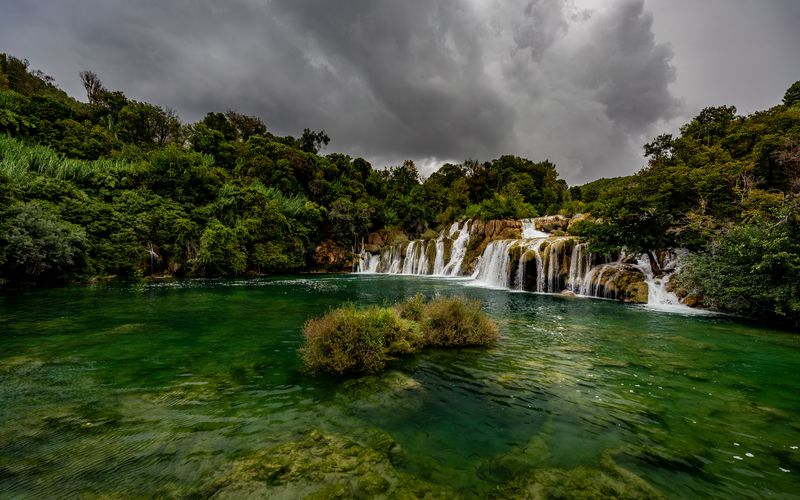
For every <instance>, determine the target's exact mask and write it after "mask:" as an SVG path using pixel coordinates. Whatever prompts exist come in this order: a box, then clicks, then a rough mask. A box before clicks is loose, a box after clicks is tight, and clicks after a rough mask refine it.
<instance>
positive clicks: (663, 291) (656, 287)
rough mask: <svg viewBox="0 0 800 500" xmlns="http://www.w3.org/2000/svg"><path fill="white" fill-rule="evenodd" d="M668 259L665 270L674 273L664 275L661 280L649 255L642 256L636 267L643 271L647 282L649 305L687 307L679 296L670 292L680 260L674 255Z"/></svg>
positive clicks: (668, 256) (668, 255) (670, 255)
mask: <svg viewBox="0 0 800 500" xmlns="http://www.w3.org/2000/svg"><path fill="white" fill-rule="evenodd" d="M667 259H668V260H667V262H665V263H664V269H672V272H670V273H664V274H663V275H662V276H661V277H660V278H656V277H655V273H654V272H653V267H652V266H651V265H650V259H649V258H648V257H647V255H641V256H640V257H639V259H638V260H637V261H636V267H638V268H639V269H641V270H642V273H644V277H645V280H646V282H647V303H648V304H649V305H652V306H661V307H676V306H677V307H686V306H684V305H683V304H681V299H679V298H678V296H677V295H675V294H674V293H672V292H670V291H669V290H668V285H669V280H670V278H671V277H672V275H673V274H674V273H675V272H677V271H678V259H677V256H676V255H672V254H667Z"/></svg>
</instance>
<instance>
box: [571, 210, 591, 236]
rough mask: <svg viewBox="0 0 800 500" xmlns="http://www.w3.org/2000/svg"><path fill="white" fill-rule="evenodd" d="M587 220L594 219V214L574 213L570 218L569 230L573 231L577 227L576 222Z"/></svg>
mask: <svg viewBox="0 0 800 500" xmlns="http://www.w3.org/2000/svg"><path fill="white" fill-rule="evenodd" d="M587 220H592V215H591V214H575V215H573V216H572V218H571V219H570V220H569V223H568V224H567V232H570V233H571V232H572V230H573V229H574V227H575V224H577V223H579V222H583V221H587Z"/></svg>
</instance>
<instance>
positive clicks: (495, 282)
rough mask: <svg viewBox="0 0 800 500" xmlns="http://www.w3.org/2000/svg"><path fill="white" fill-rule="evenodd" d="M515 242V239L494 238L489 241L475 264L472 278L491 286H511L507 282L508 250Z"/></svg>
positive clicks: (508, 274)
mask: <svg viewBox="0 0 800 500" xmlns="http://www.w3.org/2000/svg"><path fill="white" fill-rule="evenodd" d="M516 243H517V240H496V241H493V242H491V243H489V246H487V247H486V250H484V252H483V255H482V256H481V259H480V261H479V262H478V265H477V266H476V269H475V273H474V274H473V275H472V277H473V279H475V280H477V281H478V282H480V283H482V284H484V285H487V286H491V287H498V288H508V287H509V286H511V283H509V280H510V276H511V272H510V265H511V256H510V254H509V250H510V249H511V247H512V246H513V245H515V244H516Z"/></svg>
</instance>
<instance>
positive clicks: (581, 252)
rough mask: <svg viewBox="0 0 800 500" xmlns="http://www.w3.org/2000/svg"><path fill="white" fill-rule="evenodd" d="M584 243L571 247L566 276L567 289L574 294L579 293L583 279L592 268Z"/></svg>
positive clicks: (590, 256)
mask: <svg viewBox="0 0 800 500" xmlns="http://www.w3.org/2000/svg"><path fill="white" fill-rule="evenodd" d="M586 246H587V245H586V243H576V244H575V246H573V247H572V255H571V256H570V260H569V274H568V275H567V289H569V290H571V291H572V292H574V293H579V292H580V291H581V285H582V284H583V277H584V276H586V273H587V272H588V271H589V269H590V268H591V267H592V254H591V253H589V251H588V250H587V248H586Z"/></svg>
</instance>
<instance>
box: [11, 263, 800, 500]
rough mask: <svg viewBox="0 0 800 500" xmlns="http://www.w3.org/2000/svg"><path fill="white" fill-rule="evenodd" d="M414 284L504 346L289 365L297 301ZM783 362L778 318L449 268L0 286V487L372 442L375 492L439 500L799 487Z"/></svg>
mask: <svg viewBox="0 0 800 500" xmlns="http://www.w3.org/2000/svg"><path fill="white" fill-rule="evenodd" d="M416 292H422V293H423V294H425V295H428V296H431V295H433V294H435V293H459V294H465V295H468V296H470V297H475V298H479V299H481V300H482V301H483V303H484V307H485V310H486V311H487V312H488V313H489V314H490V315H491V316H492V317H493V318H494V319H495V320H496V321H497V322H498V324H499V325H500V331H501V334H502V340H501V341H500V343H499V344H498V345H497V346H496V347H493V348H491V349H489V350H472V349H468V350H461V351H436V350H434V351H429V352H426V353H423V354H422V355H419V356H417V357H415V358H413V359H404V360H400V361H398V362H396V363H395V364H394V365H393V366H392V370H391V371H390V372H388V373H387V374H386V375H384V376H382V377H373V378H365V379H360V380H356V381H341V380H331V379H326V378H314V377H311V376H308V375H306V374H304V373H303V372H302V371H301V367H300V364H299V361H298V358H297V355H296V349H297V347H298V346H299V345H300V341H301V328H302V325H303V322H304V321H305V320H306V319H307V318H308V317H309V316H312V315H317V314H320V313H322V312H324V311H325V310H327V309H328V308H331V307H334V306H336V305H338V304H340V303H342V302H344V301H353V302H356V303H361V304H371V303H381V302H383V301H395V300H397V299H400V298H403V297H407V296H409V295H413V294H414V293H416ZM798 374H800V337H798V336H797V335H795V334H792V333H789V332H780V331H771V330H768V329H766V328H764V327H760V326H753V325H749V324H745V323H742V322H737V321H734V320H731V319H728V318H721V317H708V316H707V317H703V316H683V315H678V314H668V313H661V312H654V311H651V310H648V309H646V308H643V307H638V306H628V305H623V304H619V303H615V302H608V301H601V300H589V299H567V298H561V297H553V296H542V295H533V294H524V293H510V292H507V291H500V290H487V289H480V288H470V287H465V286H463V284H461V283H458V282H449V281H446V280H436V279H424V278H412V277H391V276H318V277H317V276H315V277H303V278H269V279H258V280H239V281H178V282H166V283H154V284H117V285H111V286H94V287H71V288H61V289H49V290H34V291H26V292H15V293H7V294H5V295H2V296H0V498H9V497H10V498H17V497H36V498H43V497H74V496H89V497H91V496H103V495H108V496H111V497H129V496H130V497H141V496H168V497H176V496H185V495H195V496H199V497H203V496H209V495H213V494H217V495H219V496H226V495H227V496H232V497H238V496H246V495H244V493H248V494H250V495H252V496H281V495H283V496H284V497H286V498H291V497H296V496H298V495H300V496H302V495H305V494H308V493H309V492H313V491H314V487H315V486H314V481H317V482H326V481H327V482H336V481H339V482H340V483H342V482H343V481H344V483H346V482H347V481H348V477H347V475H348V474H353V475H358V474H362V475H363V473H364V468H362V469H360V472H358V471H357V470H356V469H357V468H358V467H359V465H358V464H357V462H358V461H359V457H361V456H363V457H367V455H359V453H362V452H363V453H366V452H364V451H363V450H366V449H370V450H374V449H379V450H380V449H383V450H384V453H383V455H381V454H380V453H378V454H377V455H376V456H380V457H384V456H388V458H386V459H385V460H384V459H383V458H376V459H375V460H374V461H373V462H370V463H369V467H366V469H370V470H372V469H374V470H377V471H379V474H383V475H386V474H398V475H399V476H394V475H393V476H391V478H390V479H389V480H388V481H389V484H390V486H392V485H395V481H396V480H397V477H400V478H401V479H402V480H404V481H411V482H414V481H416V482H419V483H420V484H425V485H428V487H431V488H439V490H437V491H445V492H447V493H446V495H460V496H465V497H484V496H493V495H494V494H495V492H497V491H501V490H502V489H503V488H507V487H508V485H509V484H510V483H512V482H513V481H514V480H515V478H516V479H519V478H524V477H534V475H535V474H536V473H537V472H536V471H540V472H541V471H543V470H546V471H555V470H560V471H563V473H564V474H568V475H569V474H575V473H576V471H581V470H583V471H586V470H592V471H594V470H598V471H605V472H604V473H606V474H613V473H612V472H609V470H612V469H610V468H616V469H617V472H619V470H621V469H619V468H622V469H624V470H627V471H630V472H631V473H633V474H635V475H636V476H638V477H640V478H642V479H644V480H645V481H646V482H647V483H649V485H650V486H652V487H653V488H654V489H655V490H657V491H658V492H659V493H661V494H663V495H665V496H667V497H671V498H695V497H698V498H699V497H718V498H745V497H758V498H763V497H773V498H800V449H798V447H799V446H800V377H798ZM319 436H329V437H330V438H328V437H326V438H325V439H322V438H319ZM376 436H377V437H376ZM315 439H316V441H314V440H315ZM309 442H314V443H323V444H313V445H309V444H308V443H309ZM375 442H378V443H379V445H378V446H375V445H374V443H375ZM387 442H388V443H390V444H389V445H388V448H387V445H386V443H387ZM303 443H305V444H303ZM370 443H372V444H370ZM380 443H383V444H380ZM362 446H363V448H362ZM337 447H338V448H337ZM339 448H342V449H344V450H345V451H347V452H348V453H350V456H351V458H352V457H355V458H354V459H353V461H352V462H353V463H351V464H350V465H347V466H339V465H336V466H335V467H334V468H337V471H338V472H336V471H334V472H331V471H327V472H326V473H325V474H322V473H320V475H319V477H317V476H316V475H314V474H310V473H309V469H303V468H302V463H307V464H311V465H310V466H309V467H311V468H312V469H313V468H314V467H317V468H321V467H323V465H318V464H323V462H322V461H323V460H324V459H325V457H323V456H320V455H329V456H331V457H334V458H335V460H339V458H337V457H339V455H338V453H339V452H340V451H342V450H340V449H339ZM304 449H305V450H307V452H306V454H307V455H308V456H305V455H303V451H302V450H304ZM386 449H389V450H390V451H389V452H386ZM348 450H349V451H348ZM354 450H355V451H354ZM264 452H266V453H264ZM259 453H260V454H259ZM286 457H289V458H286ZM737 457H738V458H737ZM284 459H285V462H287V463H289V465H288V466H287V465H286V464H284V465H280V464H279V465H280V467H278V468H279V469H280V470H279V471H278V472H274V471H273V472H270V474H271V475H270V476H269V478H268V479H266V480H265V479H264V478H263V477H260V476H259V477H258V478H256V479H257V480H255V481H254V480H253V478H254V477H255V476H258V474H256V472H253V471H255V470H258V471H262V472H263V470H264V467H265V466H263V467H262V465H257V466H256V465H253V464H257V463H259V462H258V461H259V460H262V461H263V460H272V461H280V460H284ZM363 460H367V458H364V459H363ZM304 461H305V462H304ZM609 464H611V465H609ZM259 467H261V468H259ZM276 467H277V466H276ZM293 467H294V469H293ZM270 470H272V469H270ZM276 470H277V469H276ZM326 470H327V469H326ZM242 471H246V472H242ZM247 471H249V472H247ZM387 471H388V472H387ZM785 471H788V472H785ZM370 473H371V472H370ZM248 474H249V475H248ZM373 475H374V474H373ZM243 477H245V479H247V480H248V481H249V482H247V481H245V482H244V483H241V484H240V482H239V481H240V480H242V481H244V480H243V479H242V478H243ZM370 477H372V476H370ZM387 477H388V476H387ZM537 477H538V476H537ZM565 477H566V476H565ZM570 477H572V476H570ZM248 478H249V479H248ZM373 479H374V477H373ZM344 483H342V484H344ZM378 483H380V481H379V480H378ZM242 484H244V486H242ZM348 484H350V485H351V486H350V487H351V488H352V487H353V486H352V484H361V483H353V482H351V483H348ZM381 484H383V485H382V486H381ZM569 484H573V483H569ZM576 484H577V483H576ZM317 486H318V484H317ZM392 487H394V486H392ZM259 488H260V489H259ZM270 488H272V489H270ZM293 488H294V489H293ZM381 488H383V489H381ZM386 488H389V487H388V486H387V483H386V482H385V481H384V483H380V484H378V486H375V487H374V488H373V489H372V490H369V489H367V490H364V491H366V492H367V493H364V491H360V490H357V487H356V490H353V489H351V490H346V489H345V490H342V491H344V492H345V493H341V492H340V493H341V494H342V495H343V496H350V495H355V494H356V493H358V494H360V495H363V496H370V495H372V494H376V495H377V494H379V493H380V492H381V491H389V492H391V491H392V490H391V489H386ZM505 491H508V490H505ZM370 492H371V493H370ZM273 494H274V495H273Z"/></svg>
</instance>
